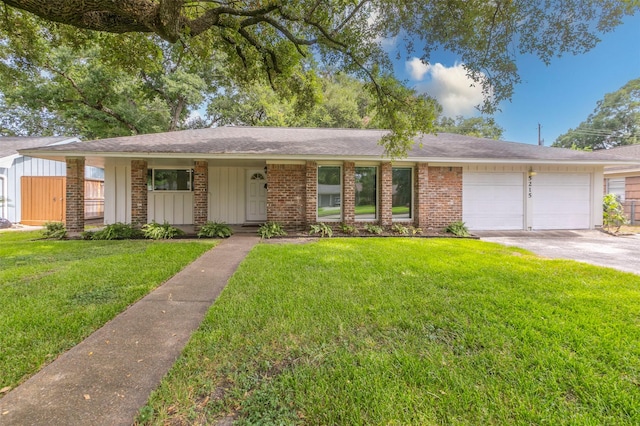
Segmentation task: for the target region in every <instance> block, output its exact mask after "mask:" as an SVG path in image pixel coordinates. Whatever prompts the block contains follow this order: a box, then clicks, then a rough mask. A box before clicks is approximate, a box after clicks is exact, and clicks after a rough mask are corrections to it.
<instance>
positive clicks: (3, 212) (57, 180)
mask: <svg viewBox="0 0 640 426" xmlns="http://www.w3.org/2000/svg"><path fill="white" fill-rule="evenodd" d="M77 142H79V140H78V138H68V137H0V217H2V218H5V219H8V220H9V221H11V222H13V223H18V222H20V223H23V224H25V225H41V224H43V223H45V222H48V221H64V220H65V198H66V194H65V191H66V181H65V176H66V172H67V166H66V164H65V162H64V161H62V162H61V161H53V160H47V159H41V158H34V157H30V156H24V155H20V154H19V153H18V151H19V150H22V149H29V148H36V147H42V146H52V145H64V144H68V143H77ZM86 173H87V180H86V185H87V187H86V188H85V191H86V193H87V212H86V216H87V217H88V218H91V217H96V218H101V217H103V208H104V207H103V206H104V195H103V190H102V188H103V186H104V172H103V171H102V170H100V169H96V168H94V167H87V170H86Z"/></svg>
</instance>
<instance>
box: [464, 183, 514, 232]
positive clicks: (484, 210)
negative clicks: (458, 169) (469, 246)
mask: <svg viewBox="0 0 640 426" xmlns="http://www.w3.org/2000/svg"><path fill="white" fill-rule="evenodd" d="M523 185H524V174H523V173H464V174H463V175H462V220H463V221H464V222H465V223H466V224H467V227H468V228H469V229H471V230H478V231H480V230H508V229H523V228H524V188H523Z"/></svg>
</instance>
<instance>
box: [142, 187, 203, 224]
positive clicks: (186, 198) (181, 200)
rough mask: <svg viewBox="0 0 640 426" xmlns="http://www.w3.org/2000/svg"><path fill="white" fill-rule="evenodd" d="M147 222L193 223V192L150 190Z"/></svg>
mask: <svg viewBox="0 0 640 426" xmlns="http://www.w3.org/2000/svg"><path fill="white" fill-rule="evenodd" d="M148 203H149V204H148V205H147V218H148V221H147V222H152V221H156V222H158V223H164V222H165V221H166V222H168V223H170V224H172V225H192V224H193V192H188V191H181V192H173V191H149V201H148Z"/></svg>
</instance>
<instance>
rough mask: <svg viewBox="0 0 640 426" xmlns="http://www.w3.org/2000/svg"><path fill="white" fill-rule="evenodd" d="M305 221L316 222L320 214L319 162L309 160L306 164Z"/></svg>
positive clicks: (307, 222)
mask: <svg viewBox="0 0 640 426" xmlns="http://www.w3.org/2000/svg"><path fill="white" fill-rule="evenodd" d="M305 189H306V194H305V222H306V225H309V224H312V223H316V218H317V215H318V163H316V162H315V161H307V164H306V165H305Z"/></svg>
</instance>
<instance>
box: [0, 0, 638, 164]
mask: <svg viewBox="0 0 640 426" xmlns="http://www.w3.org/2000/svg"><path fill="white" fill-rule="evenodd" d="M3 3H4V4H5V5H8V6H10V7H15V8H17V9H20V10H24V11H28V12H30V13H33V14H35V15H37V16H39V17H41V18H43V19H45V20H47V21H51V22H56V23H62V24H68V25H72V26H74V27H77V28H82V29H88V30H98V31H104V32H110V33H116V34H124V33H148V34H156V35H158V36H159V37H161V38H162V39H164V40H166V41H168V42H169V43H180V44H183V45H185V46H190V45H191V44H192V43H200V44H201V45H203V46H207V48H208V49H209V51H210V52H211V53H213V52H216V53H217V54H218V55H219V56H220V57H221V66H222V67H223V68H225V69H230V70H233V73H232V74H231V75H232V76H233V79H235V80H237V81H244V82H247V81H256V80H257V79H260V78H263V79H265V80H266V81H268V82H269V84H270V85H271V86H272V87H273V88H275V89H279V90H284V91H287V90H290V89H289V87H288V86H289V83H288V79H289V77H290V76H291V74H292V73H293V72H295V71H296V69H297V67H298V66H299V65H300V63H301V61H302V60H303V59H304V58H305V57H310V56H311V55H313V56H314V57H317V58H319V59H320V60H321V61H322V62H323V63H327V64H332V66H335V67H337V68H338V69H340V70H342V71H344V72H346V73H348V74H353V75H355V76H357V77H359V78H363V79H367V81H368V83H367V89H368V90H369V91H370V93H371V94H372V96H373V97H374V99H375V101H376V103H377V112H378V114H379V121H380V124H381V125H382V126H384V127H388V128H390V129H392V130H393V133H392V134H390V135H389V136H388V137H387V138H385V140H384V141H383V143H384V144H385V146H386V147H387V149H388V151H389V152H390V153H391V154H392V155H394V154H399V153H403V152H406V149H407V148H408V147H409V146H410V145H411V140H412V137H413V136H414V135H415V134H417V133H418V132H429V131H431V130H433V127H432V126H433V120H435V118H436V116H435V114H434V111H433V103H432V102H429V101H428V99H425V98H421V97H415V96H407V91H406V89H405V88H404V87H403V86H402V85H401V84H400V83H399V82H398V81H397V80H395V79H394V78H393V77H391V73H392V67H391V62H390V60H389V57H388V55H387V54H386V53H385V52H384V51H383V49H382V47H381V40H382V39H383V38H385V37H396V36H403V37H404V38H405V39H406V40H407V45H408V46H409V48H410V49H409V52H412V51H413V48H414V47H415V46H418V47H422V49H423V52H422V55H421V56H422V58H423V59H424V60H425V61H428V59H429V56H430V52H431V51H432V50H433V49H437V48H444V49H447V50H449V51H451V52H453V53H454V54H456V55H458V56H459V58H460V59H461V61H462V62H463V63H464V64H465V67H466V68H467V70H468V72H469V75H470V76H471V77H472V78H473V79H474V80H475V81H476V83H477V84H481V85H482V87H483V90H484V93H485V95H486V100H485V103H484V104H483V109H484V110H485V111H491V110H492V109H494V108H495V106H496V105H497V104H498V103H499V102H500V101H501V100H503V99H505V98H508V97H510V95H511V93H512V90H513V86H514V84H516V83H517V82H518V81H519V78H518V72H517V67H516V64H515V57H516V55H517V54H519V53H533V54H537V55H538V57H539V58H540V59H541V60H542V61H545V62H549V61H550V59H551V58H552V57H554V56H555V55H560V54H563V53H567V52H570V53H581V52H584V51H586V50H588V49H590V48H592V47H593V46H594V45H595V44H596V43H597V41H598V38H597V36H596V34H595V33H596V32H602V31H608V30H610V29H612V28H613V27H615V26H616V25H618V24H619V23H620V22H621V18H622V17H623V16H624V15H625V14H631V13H633V12H634V11H635V10H637V9H638V7H640V6H638V5H637V4H636V3H635V2H627V1H624V0H607V1H605V2H601V1H595V0H592V1H584V0H549V1H546V2H531V1H529V0H498V1H493V2H484V1H478V2H440V1H433V2H424V1H415V0H414V1H411V0H404V1H400V2H399V1H397V0H393V1H392V0H351V1H346V2H345V1H335V0H326V1H317V0H300V1H296V2H281V1H279V0H266V1H234V2H225V1H221V2H211V1H185V0H90V1H88V0H49V1H46V2H40V1H34V0H3ZM4 15H5V17H4V19H3V20H1V21H0V22H1V23H0V25H3V26H4V27H5V28H6V29H8V30H13V36H12V37H18V36H20V31H21V29H22V22H23V20H24V17H25V16H26V15H25V14H23V13H18V12H16V11H15V10H13V9H8V10H5V14H4ZM136 53H137V54H136V55H133V54H130V55H129V56H131V57H132V58H123V59H125V60H134V61H135V60H136V59H135V58H134V57H135V56H144V55H145V54H146V52H145V51H144V50H139V51H137V52H136ZM236 71H237V72H236ZM298 87H299V86H295V85H294V87H293V90H295V89H296V88H298Z"/></svg>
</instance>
